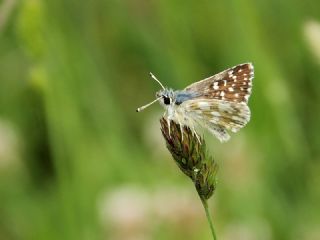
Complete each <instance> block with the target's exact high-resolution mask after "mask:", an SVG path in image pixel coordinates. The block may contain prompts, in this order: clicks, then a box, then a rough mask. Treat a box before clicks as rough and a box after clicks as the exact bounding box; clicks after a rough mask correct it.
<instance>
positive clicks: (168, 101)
mask: <svg viewBox="0 0 320 240" xmlns="http://www.w3.org/2000/svg"><path fill="white" fill-rule="evenodd" d="M163 102H164V104H165V105H169V104H170V103H171V99H170V98H168V97H163Z"/></svg>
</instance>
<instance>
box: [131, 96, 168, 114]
mask: <svg viewBox="0 0 320 240" xmlns="http://www.w3.org/2000/svg"><path fill="white" fill-rule="evenodd" d="M160 98H162V96H160V97H158V98H157V99H155V100H153V101H152V102H151V103H148V104H146V105H144V106H142V107H139V108H137V110H136V111H137V112H141V111H142V110H144V109H145V108H147V107H149V106H150V105H152V104H154V103H155V102H156V101H158V100H159V99H160Z"/></svg>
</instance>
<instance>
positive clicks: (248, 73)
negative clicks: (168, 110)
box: [184, 63, 254, 103]
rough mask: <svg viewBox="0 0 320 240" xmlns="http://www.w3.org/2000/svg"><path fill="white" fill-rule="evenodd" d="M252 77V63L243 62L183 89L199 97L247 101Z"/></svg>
mask: <svg viewBox="0 0 320 240" xmlns="http://www.w3.org/2000/svg"><path fill="white" fill-rule="evenodd" d="M253 77H254V69H253V65H252V64H251V63H244V64H239V65H237V66H234V67H232V68H229V69H227V70H224V71H222V72H220V73H218V74H216V75H213V76H211V77H208V78H206V79H204V80H202V81H199V82H196V83H193V84H191V85H189V86H188V87H186V88H185V89H184V90H185V91H186V92H195V93H197V94H198V95H197V98H199V99H201V98H206V99H219V100H224V101H229V102H244V103H247V102H248V99H249V97H250V94H251V88H252V79H253Z"/></svg>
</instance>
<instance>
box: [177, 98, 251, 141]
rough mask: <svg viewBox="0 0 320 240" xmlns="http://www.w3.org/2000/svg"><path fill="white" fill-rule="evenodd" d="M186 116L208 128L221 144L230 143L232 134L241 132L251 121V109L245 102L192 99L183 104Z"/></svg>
mask: <svg viewBox="0 0 320 240" xmlns="http://www.w3.org/2000/svg"><path fill="white" fill-rule="evenodd" d="M181 107H182V108H183V109H184V110H185V114H186V116H188V117H189V118H191V119H192V120H193V121H194V122H196V123H197V124H199V125H200V126H202V127H204V128H207V129H208V130H209V131H210V132H211V133H212V134H213V135H215V136H216V137H217V138H218V139H219V140H220V141H221V142H225V141H228V140H229V138H230V135H229V134H228V133H227V130H230V131H232V132H237V131H239V130H240V129H241V128H242V127H244V126H245V125H246V124H247V123H248V122H249V120H250V109H249V107H248V105H247V104H246V103H244V102H241V103H239V102H228V101H224V100H217V99H207V98H203V99H192V100H188V101H185V102H183V103H182V106H181Z"/></svg>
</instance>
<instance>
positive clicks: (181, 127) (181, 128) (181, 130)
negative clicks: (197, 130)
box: [179, 121, 183, 141]
mask: <svg viewBox="0 0 320 240" xmlns="http://www.w3.org/2000/svg"><path fill="white" fill-rule="evenodd" d="M179 126H180V132H181V141H183V126H182V124H181V122H180V121H179Z"/></svg>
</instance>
